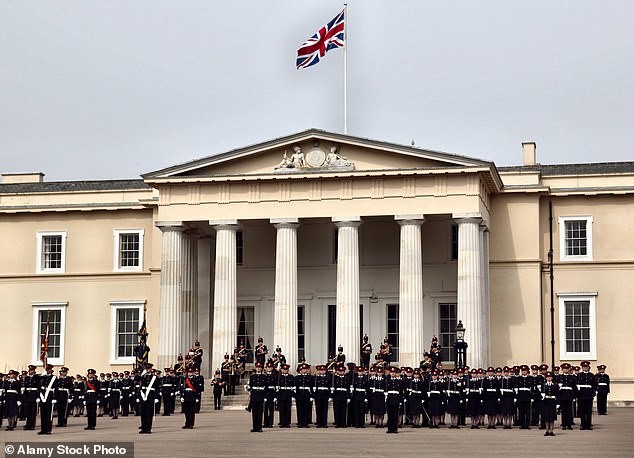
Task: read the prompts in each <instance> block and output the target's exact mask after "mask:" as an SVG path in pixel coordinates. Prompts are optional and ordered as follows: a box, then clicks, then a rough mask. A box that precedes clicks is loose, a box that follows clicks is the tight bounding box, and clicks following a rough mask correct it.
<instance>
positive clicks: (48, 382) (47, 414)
mask: <svg viewBox="0 0 634 458" xmlns="http://www.w3.org/2000/svg"><path fill="white" fill-rule="evenodd" d="M39 388H40V389H39V392H38V396H39V399H40V423H41V427H40V432H38V434H51V431H52V430H53V404H55V403H56V402H57V401H55V391H56V390H57V377H56V376H55V375H54V374H53V365H52V364H47V365H46V373H45V374H43V375H42V376H41V377H40V386H39Z"/></svg>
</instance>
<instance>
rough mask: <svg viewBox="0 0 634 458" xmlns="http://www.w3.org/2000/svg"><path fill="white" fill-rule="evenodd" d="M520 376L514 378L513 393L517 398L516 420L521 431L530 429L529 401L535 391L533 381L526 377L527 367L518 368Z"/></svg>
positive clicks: (530, 377)
mask: <svg viewBox="0 0 634 458" xmlns="http://www.w3.org/2000/svg"><path fill="white" fill-rule="evenodd" d="M520 371H521V373H520V375H519V376H518V377H515V380H514V384H515V392H516V397H517V408H518V420H519V424H520V428H521V429H531V428H530V424H531V400H532V397H533V391H534V390H535V386H534V384H535V380H534V379H533V377H532V376H530V375H528V366H527V365H522V366H521V367H520Z"/></svg>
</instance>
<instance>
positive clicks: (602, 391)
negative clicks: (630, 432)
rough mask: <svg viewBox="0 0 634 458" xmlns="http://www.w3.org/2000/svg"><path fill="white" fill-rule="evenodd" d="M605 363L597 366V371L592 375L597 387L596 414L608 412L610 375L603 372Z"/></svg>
mask: <svg viewBox="0 0 634 458" xmlns="http://www.w3.org/2000/svg"><path fill="white" fill-rule="evenodd" d="M605 368H606V366H605V364H600V365H598V366H597V373H596V374H595V376H594V382H595V386H596V387H597V415H607V414H608V394H610V376H609V375H608V374H606V373H605Z"/></svg>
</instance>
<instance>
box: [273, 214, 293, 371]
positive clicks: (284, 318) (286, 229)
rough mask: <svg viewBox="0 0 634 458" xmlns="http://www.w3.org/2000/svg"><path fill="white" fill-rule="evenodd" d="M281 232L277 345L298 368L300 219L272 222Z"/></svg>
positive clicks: (277, 255)
mask: <svg viewBox="0 0 634 458" xmlns="http://www.w3.org/2000/svg"><path fill="white" fill-rule="evenodd" d="M271 223H272V224H274V225H275V228H276V230H277V241H276V246H275V309H274V316H273V323H274V324H273V344H274V345H279V346H280V348H281V349H282V354H283V355H284V356H285V357H286V363H287V364H288V365H290V366H291V370H292V371H294V370H295V368H296V367H297V357H298V355H297V343H298V342H297V227H298V226H299V224H298V220H297V218H286V219H271Z"/></svg>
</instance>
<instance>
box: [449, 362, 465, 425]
mask: <svg viewBox="0 0 634 458" xmlns="http://www.w3.org/2000/svg"><path fill="white" fill-rule="evenodd" d="M463 391H464V385H463V381H462V379H461V378H460V377H459V376H458V372H457V371H455V370H453V371H451V377H450V379H449V380H448V381H447V389H446V391H445V392H446V393H447V413H449V415H450V416H451V426H449V428H450V429H458V428H460V426H458V420H459V419H460V407H461V406H462V402H463V399H462V398H463Z"/></svg>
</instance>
